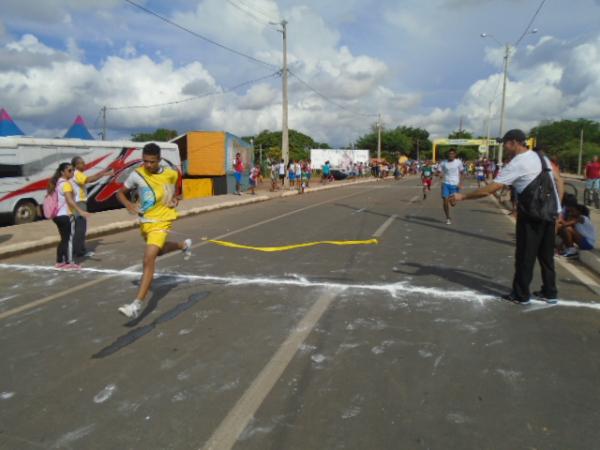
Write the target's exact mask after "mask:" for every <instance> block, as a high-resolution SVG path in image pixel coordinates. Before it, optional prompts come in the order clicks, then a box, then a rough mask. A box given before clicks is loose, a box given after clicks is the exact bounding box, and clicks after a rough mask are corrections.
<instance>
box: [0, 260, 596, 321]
mask: <svg viewBox="0 0 600 450" xmlns="http://www.w3.org/2000/svg"><path fill="white" fill-rule="evenodd" d="M0 269H4V270H16V271H22V272H29V273H40V272H62V273H65V272H64V271H62V270H60V269H55V268H54V267H52V266H41V265H28V264H0ZM79 272H80V273H89V274H98V275H104V276H105V277H106V276H108V277H110V278H114V277H118V276H121V277H128V278H139V277H140V276H141V275H142V272H139V271H135V270H114V269H94V268H83V269H81V270H80V271H79ZM67 273H71V274H72V273H73V272H67ZM155 277H156V278H161V277H166V278H173V279H180V280H182V281H184V280H185V281H199V282H206V283H219V284H226V285H229V286H276V287H282V286H290V287H292V286H295V287H306V288H329V289H336V290H344V291H347V290H356V291H371V292H381V293H387V294H389V295H390V296H392V297H394V298H400V297H403V296H404V297H405V296H407V295H415V294H419V295H423V296H426V297H429V298H436V299H442V300H447V299H451V300H462V301H466V302H471V303H478V304H480V305H483V304H484V303H485V302H490V301H500V302H505V300H502V299H500V298H499V297H497V296H493V295H488V294H482V293H480V292H477V291H473V290H470V289H462V290H449V289H443V288H435V287H428V286H415V285H412V284H410V283H408V282H407V281H399V282H396V283H384V284H368V283H334V282H327V281H311V280H309V279H308V278H306V277H305V276H301V275H293V276H290V277H289V278H268V277H247V276H228V277H224V276H219V275H194V274H181V273H171V272H160V273H157V274H156V275H155ZM102 279H104V278H102ZM88 284H89V282H88V283H86V284H85V285H88ZM82 286H83V285H82ZM421 300H423V298H419V301H421ZM531 304H532V305H546V302H544V301H541V300H531ZM554 307H570V308H588V309H594V310H597V311H600V303H593V302H590V303H588V302H582V301H579V300H563V299H561V300H559V302H558V304H557V305H555V306H554ZM523 310H524V311H525V309H523ZM0 318H2V315H1V314H0Z"/></svg>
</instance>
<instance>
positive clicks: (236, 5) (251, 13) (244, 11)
mask: <svg viewBox="0 0 600 450" xmlns="http://www.w3.org/2000/svg"><path fill="white" fill-rule="evenodd" d="M226 1H227V3H229V4H230V5H231V6H233V7H234V8H236V9H238V10H239V11H241V12H242V13H244V14H245V15H246V16H248V17H250V18H251V19H253V20H254V21H255V22H257V23H259V24H260V25H267V26H272V25H271V23H270V20H268V21H265V20H263V19H261V18H260V17H258V16H257V15H256V14H255V13H254V12H253V11H251V10H249V9H246V8H245V7H242V4H239V5H238V4H237V3H235V2H234V1H233V0H226Z"/></svg>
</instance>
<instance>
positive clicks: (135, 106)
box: [106, 71, 280, 111]
mask: <svg viewBox="0 0 600 450" xmlns="http://www.w3.org/2000/svg"><path fill="white" fill-rule="evenodd" d="M279 73H280V72H279V71H278V72H274V73H271V74H269V75H266V76H263V77H260V78H256V79H254V80H250V81H245V82H243V83H240V84H237V85H235V86H232V87H230V88H227V89H225V90H222V91H213V92H207V93H205V94H201V95H196V96H194V97H189V98H185V99H181V100H174V101H171V102H164V103H153V104H150V105H133V106H108V107H107V108H106V109H107V110H109V111H118V110H124V109H147V108H156V107H159V106H170V105H179V104H181V103H187V102H191V101H194V100H199V99H202V98H206V97H210V96H213V95H224V94H227V93H229V92H232V91H235V90H237V89H239V88H241V87H243V86H247V85H249V84H254V83H258V82H259V81H263V80H267V79H269V78H272V77H274V76H276V75H279Z"/></svg>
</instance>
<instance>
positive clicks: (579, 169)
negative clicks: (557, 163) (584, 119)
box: [577, 128, 583, 175]
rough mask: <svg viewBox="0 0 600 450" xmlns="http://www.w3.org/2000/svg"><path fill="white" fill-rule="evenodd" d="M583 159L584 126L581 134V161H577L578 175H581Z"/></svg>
mask: <svg viewBox="0 0 600 450" xmlns="http://www.w3.org/2000/svg"><path fill="white" fill-rule="evenodd" d="M582 160H583V128H582V129H581V134H580V135H579V161H578V162H577V175H581V166H582Z"/></svg>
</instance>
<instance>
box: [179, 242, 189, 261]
mask: <svg viewBox="0 0 600 450" xmlns="http://www.w3.org/2000/svg"><path fill="white" fill-rule="evenodd" d="M183 244H184V246H185V247H183V250H181V251H182V253H183V259H185V260H186V261H187V260H188V259H190V258H191V257H192V240H191V239H186V240H185V241H183Z"/></svg>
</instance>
